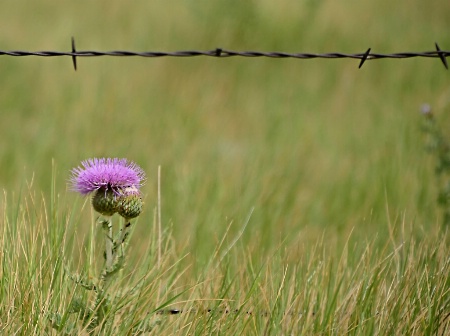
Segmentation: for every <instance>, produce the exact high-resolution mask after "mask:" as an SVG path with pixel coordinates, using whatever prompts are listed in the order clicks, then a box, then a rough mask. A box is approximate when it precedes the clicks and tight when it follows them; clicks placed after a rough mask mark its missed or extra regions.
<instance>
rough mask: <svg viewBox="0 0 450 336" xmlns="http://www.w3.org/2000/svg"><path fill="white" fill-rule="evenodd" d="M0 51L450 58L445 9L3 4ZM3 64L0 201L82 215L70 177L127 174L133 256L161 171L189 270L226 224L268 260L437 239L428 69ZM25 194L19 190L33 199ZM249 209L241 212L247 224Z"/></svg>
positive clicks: (380, 4)
mask: <svg viewBox="0 0 450 336" xmlns="http://www.w3.org/2000/svg"><path fill="white" fill-rule="evenodd" d="M0 20H1V22H2V30H1V32H0V50H29V51H35V50H56V51H70V48H71V47H70V38H71V37H72V36H74V37H75V40H76V44H77V49H78V50H99V51H109V50H132V51H177V50H211V49H214V48H217V47H220V48H224V49H229V50H259V51H283V52H313V53H326V52H343V53H362V52H365V51H366V50H367V49H368V48H369V47H371V48H372V52H376V53H393V52H403V51H426V50H427V51H428V50H429V51H431V50H434V43H435V42H438V43H439V45H440V47H441V49H443V50H449V49H450V35H449V34H448V22H449V20H450V2H445V1H444V2H443V1H440V2H424V1H420V0H412V1H410V2H408V4H407V6H406V5H405V4H404V3H400V2H392V1H388V0H380V1H376V2H361V1H356V0H346V1H339V2H336V1H332V0H328V1H327V0H324V1H312V0H310V1H307V0H304V1H288V0H278V1H269V0H259V1H232V2H230V1H224V0H219V1H199V0H196V1H193V0H187V1H183V2H180V1H170V0H169V1H167V0H166V1H151V2H149V1H133V2H132V3H126V4H125V3H120V2H117V3H115V2H110V1H96V2H93V3H89V4H86V3H83V2H61V3H59V2H55V1H49V0H43V1H39V2H25V1H14V2H8V3H4V4H2V11H1V12H0ZM358 64H359V61H358V60H351V59H344V60H320V59H316V60H292V59H263V58H258V59H250V58H240V57H239V58H227V59H216V58H207V57H198V58H152V59H144V58H131V57H126V58H119V57H97V58H78V71H77V72H75V71H74V70H73V68H72V61H71V59H70V58H69V57H67V58H66V57H58V58H42V57H9V56H1V57H0V84H1V90H0V188H2V189H3V190H4V191H5V192H6V194H7V195H8V196H7V197H10V198H11V199H12V202H13V204H14V200H17V199H18V197H19V196H18V195H19V194H20V193H21V191H23V190H25V189H27V188H32V189H33V190H34V191H36V192H37V193H38V194H42V195H43V196H44V197H45V198H47V199H48V198H49V197H50V193H51V181H52V167H53V164H52V162H54V167H55V169H54V176H53V178H54V181H55V188H56V191H57V193H58V194H59V195H60V198H61V202H60V206H61V208H60V211H64V209H72V204H74V203H75V204H77V205H76V208H77V209H78V210H80V213H79V222H80V225H81V227H82V228H83V227H84V228H85V229H86V230H88V229H89V225H90V223H91V222H90V216H91V213H90V210H89V208H88V207H84V208H82V201H80V196H78V195H75V194H74V193H72V192H70V191H68V189H67V183H66V182H67V180H68V178H69V176H70V173H69V171H70V169H72V168H73V167H76V166H78V165H79V164H80V161H82V160H85V159H87V158H91V157H126V158H128V159H130V160H133V161H135V162H137V163H138V164H139V165H140V166H141V167H142V168H143V169H144V170H145V171H146V173H147V176H148V178H147V182H146V184H145V186H144V188H143V191H144V194H145V202H146V210H145V212H144V213H143V215H141V217H140V218H139V226H138V227H137V229H136V230H138V231H139V235H136V236H134V238H133V239H134V240H135V243H136V244H140V243H141V242H143V241H145V240H146V239H147V237H148V236H149V235H151V234H152V232H153V231H151V229H150V228H151V225H152V223H153V221H154V209H155V208H156V205H157V171H158V166H161V173H162V179H161V186H162V187H161V193H162V223H163V227H164V228H168V229H170V230H172V231H173V235H174V237H175V239H176V241H177V243H178V244H179V245H180V246H182V247H183V248H188V249H189V250H190V251H191V252H192V253H193V255H194V256H195V257H196V258H199V259H202V258H204V257H207V256H208V255H209V254H210V253H211V251H212V250H213V248H214V246H216V245H217V242H218V241H220V239H221V237H222V236H223V234H224V232H225V231H226V229H227V227H228V226H229V225H230V223H231V227H230V232H231V233H233V234H236V233H237V232H239V231H240V230H241V229H242V227H243V226H244V224H245V223H246V220H247V217H248V216H249V214H250V213H251V212H252V211H253V212H252V214H251V218H250V220H249V221H248V225H247V228H246V230H245V232H244V234H243V240H242V241H243V242H244V244H246V246H247V248H248V249H249V250H250V251H252V250H257V251H260V252H261V253H264V252H269V251H271V250H272V249H274V248H276V247H277V246H278V245H279V244H280V242H282V241H285V240H287V241H288V242H290V243H292V244H293V246H301V245H302V243H305V242H308V241H315V240H316V239H323V240H325V241H329V242H330V244H332V243H333V242H334V243H337V244H340V243H342V242H345V241H346V239H347V238H348V235H349V233H350V232H353V237H355V239H369V238H370V237H373V236H374V235H381V236H383V235H388V232H389V226H391V227H392V226H395V225H403V224H405V223H407V225H408V227H410V228H412V232H413V233H414V234H415V235H422V234H426V232H427V230H429V229H431V228H433V226H437V225H439V223H438V219H437V218H438V212H437V209H436V206H435V204H436V202H435V184H434V175H433V161H432V158H431V157H430V156H429V155H427V154H426V152H425V151H424V142H423V135H422V133H421V131H420V119H421V116H420V114H419V110H420V106H421V105H422V104H423V103H425V102H426V103H429V104H430V105H431V106H432V109H433V112H434V113H435V115H436V117H437V118H438V120H439V121H440V123H441V124H442V126H443V127H444V129H445V127H447V129H448V126H449V123H450V118H449V116H448V114H449V113H448V112H449V110H450V106H449V105H450V82H449V72H448V71H445V69H444V67H443V65H442V63H441V62H440V61H439V60H437V59H424V58H420V59H419V58H415V59H407V60H375V61H367V62H366V63H365V65H364V67H363V68H362V69H360V70H358ZM30 185H31V187H29V186H30ZM252 209H253V210H252Z"/></svg>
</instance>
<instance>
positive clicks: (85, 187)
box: [69, 158, 145, 195]
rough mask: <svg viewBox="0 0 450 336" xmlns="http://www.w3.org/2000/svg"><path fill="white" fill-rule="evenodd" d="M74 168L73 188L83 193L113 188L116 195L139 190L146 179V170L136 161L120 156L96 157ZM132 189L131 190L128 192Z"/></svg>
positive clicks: (71, 180) (71, 181)
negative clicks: (120, 157)
mask: <svg viewBox="0 0 450 336" xmlns="http://www.w3.org/2000/svg"><path fill="white" fill-rule="evenodd" d="M81 165H82V167H77V168H74V169H72V171H71V173H72V176H71V178H70V181H69V182H70V184H71V189H72V190H74V191H77V192H79V193H80V194H82V195H87V194H89V193H91V192H94V191H97V190H104V191H105V193H106V192H107V191H109V190H111V191H112V192H113V193H114V194H115V195H121V194H123V192H124V191H125V192H126V193H130V194H131V193H135V192H137V193H138V192H139V188H140V187H141V186H142V184H143V180H144V179H145V173H144V171H143V170H142V169H141V168H140V167H139V166H138V165H137V164H136V163H134V162H129V161H128V160H127V159H118V158H114V159H111V158H100V159H97V158H94V159H88V160H85V161H82V162H81ZM128 191H130V192H128Z"/></svg>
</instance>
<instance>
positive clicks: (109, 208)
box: [92, 189, 120, 216]
mask: <svg viewBox="0 0 450 336" xmlns="http://www.w3.org/2000/svg"><path fill="white" fill-rule="evenodd" d="M119 204H120V202H119V199H118V197H117V196H116V195H115V194H114V192H113V191H112V190H104V189H100V190H97V191H96V192H95V195H94V197H92V206H93V208H94V210H95V211H97V212H99V213H101V214H102V215H104V216H112V215H114V214H115V213H116V212H117V209H118V207H119Z"/></svg>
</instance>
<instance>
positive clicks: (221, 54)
mask: <svg viewBox="0 0 450 336" xmlns="http://www.w3.org/2000/svg"><path fill="white" fill-rule="evenodd" d="M435 47H436V50H433V51H423V52H399V53H393V54H378V53H371V48H369V49H367V50H366V52H364V53H356V54H345V53H321V54H319V53H287V52H278V51H269V52H263V51H234V50H226V49H222V48H216V49H213V50H205V51H202V50H184V51H173V52H164V51H145V52H135V51H126V50H114V51H93V50H76V48H75V39H74V38H72V51H71V52H61V51H22V50H10V51H3V50H0V56H14V57H23V56H40V57H61V56H69V57H71V58H72V62H73V67H74V69H75V70H77V57H99V56H114V57H148V58H151V57H198V56H209V57H216V58H228V57H268V58H283V59H286V58H294V59H303V60H304V59H313V58H322V59H339V58H352V59H359V60H360V62H359V68H361V67H362V66H363V64H364V62H365V61H367V60H376V59H385V58H390V59H392V58H394V59H406V58H413V57H428V58H439V59H440V61H441V62H442V63H443V65H444V66H445V68H446V69H447V70H448V64H447V57H448V56H450V51H444V50H441V49H440V48H439V45H438V44H437V43H435Z"/></svg>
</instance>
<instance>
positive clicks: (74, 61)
mask: <svg viewBox="0 0 450 336" xmlns="http://www.w3.org/2000/svg"><path fill="white" fill-rule="evenodd" d="M76 53H77V50H76V49H75V38H74V37H73V36H72V63H73V68H74V69H75V71H77V56H76V55H75V54H76Z"/></svg>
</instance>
